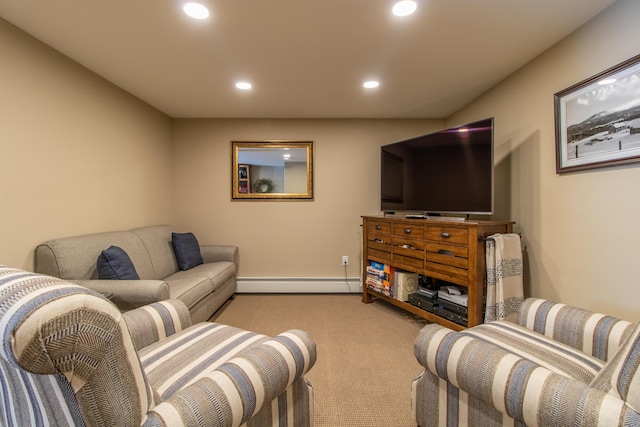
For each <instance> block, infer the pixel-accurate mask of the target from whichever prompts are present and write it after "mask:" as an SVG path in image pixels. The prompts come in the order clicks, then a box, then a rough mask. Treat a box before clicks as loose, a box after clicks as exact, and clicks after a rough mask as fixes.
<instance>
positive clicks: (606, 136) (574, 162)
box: [554, 55, 640, 173]
mask: <svg viewBox="0 0 640 427" xmlns="http://www.w3.org/2000/svg"><path fill="white" fill-rule="evenodd" d="M554 107H555V121H556V172H557V173H564V172H573V171H577V170H583V169H591V168H599V167H605V166H613V165H620V164H624V163H632V162H639V161H640V55H638V56H635V57H633V58H631V59H629V60H627V61H625V62H623V63H621V64H618V65H616V66H615V67H612V68H610V69H608V70H606V71H603V72H601V73H599V74H597V75H595V76H593V77H590V78H588V79H586V80H584V81H582V82H580V83H578V84H575V85H573V86H571V87H569V88H567V89H565V90H563V91H560V92H558V93H556V94H555V95H554Z"/></svg>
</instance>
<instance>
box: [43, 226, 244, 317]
mask: <svg viewBox="0 0 640 427" xmlns="http://www.w3.org/2000/svg"><path fill="white" fill-rule="evenodd" d="M172 231H173V230H172V227H171V226H170V225H154V226H149V227H142V228H135V229H132V230H127V231H112V232H105V233H95V234H86V235H82V236H73V237H64V238H60V239H54V240H49V241H47V242H44V243H42V244H40V245H38V247H37V248H36V251H35V270H36V272H37V273H42V274H46V275H49V276H55V277H59V278H61V279H65V280H69V281H72V282H74V283H77V284H80V285H82V286H86V287H87V288H90V289H93V290H95V291H98V292H101V293H103V294H107V295H109V297H110V298H111V300H112V301H113V303H115V304H116V306H117V307H118V308H120V309H121V310H122V311H128V310H131V309H134V308H137V307H141V306H143V305H146V304H150V303H154V302H158V301H163V300H166V299H177V300H180V301H182V302H183V303H184V304H185V305H186V306H187V307H188V308H189V312H190V313H191V318H192V321H193V322H194V323H198V322H203V321H206V320H208V319H209V318H210V317H211V315H212V314H213V313H214V312H215V311H216V310H217V309H218V308H220V306H222V305H223V304H224V303H225V301H227V300H228V299H229V298H231V297H232V296H233V294H234V293H235V291H236V271H237V265H238V248H237V247H236V246H211V245H209V246H207V245H201V246H200V252H201V254H202V258H203V261H204V264H201V265H198V266H196V267H194V268H192V269H189V270H186V271H181V270H179V268H178V263H177V261H176V256H175V254H174V251H173V247H172V245H171V233H172ZM112 245H113V246H118V247H120V248H122V249H124V251H125V252H126V253H127V254H128V255H129V257H130V258H131V261H132V262H133V265H134V266H135V270H136V272H137V273H138V275H139V277H140V280H100V279H98V270H97V259H98V256H99V255H100V254H101V252H102V251H103V250H105V249H107V248H109V246H112Z"/></svg>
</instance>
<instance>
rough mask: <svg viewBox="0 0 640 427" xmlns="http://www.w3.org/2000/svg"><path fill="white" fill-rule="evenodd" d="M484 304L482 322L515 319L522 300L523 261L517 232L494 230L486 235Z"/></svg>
mask: <svg viewBox="0 0 640 427" xmlns="http://www.w3.org/2000/svg"><path fill="white" fill-rule="evenodd" d="M486 247H487V251H486V258H487V306H486V310H485V315H484V321H485V323H487V322H491V321H493V320H511V321H515V320H516V313H517V311H518V308H519V307H520V305H521V304H522V301H523V300H524V289H523V284H522V276H523V264H522V248H521V246H520V236H519V235H517V234H515V233H511V234H494V235H492V236H489V237H488V238H487V243H486Z"/></svg>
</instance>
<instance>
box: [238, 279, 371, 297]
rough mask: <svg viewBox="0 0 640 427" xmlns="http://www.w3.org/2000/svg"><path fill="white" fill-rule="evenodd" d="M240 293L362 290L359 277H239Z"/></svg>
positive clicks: (351, 291) (310, 292)
mask: <svg viewBox="0 0 640 427" xmlns="http://www.w3.org/2000/svg"><path fill="white" fill-rule="evenodd" d="M236 292H238V293H245V294H248V293H252V294H253V293H259V294H277V293H309V294H343V293H344V294H347V293H349V294H350V293H360V292H362V284H361V279H360V278H359V277H348V278H345V277H311V278H309V277H238V289H237V290H236Z"/></svg>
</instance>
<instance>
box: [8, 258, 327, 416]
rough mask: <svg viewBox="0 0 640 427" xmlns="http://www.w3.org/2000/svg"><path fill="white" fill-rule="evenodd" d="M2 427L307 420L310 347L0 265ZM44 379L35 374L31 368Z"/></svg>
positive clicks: (173, 305) (298, 334) (171, 305)
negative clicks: (120, 303) (134, 305)
mask: <svg viewBox="0 0 640 427" xmlns="http://www.w3.org/2000/svg"><path fill="white" fill-rule="evenodd" d="M0 334H1V336H2V350H0V368H2V370H1V372H0V385H1V386H2V390H1V394H0V425H3V426H5V425H6V426H26V425H46V424H49V425H61V426H70V425H100V426H111V425H113V426H116V425H117V426H129V425H148V426H161V425H163V426H164V425H171V426H181V425H185V426H192V425H212V426H213V425H216V426H218V425H219V426H232V425H241V424H246V425H248V426H266V425H280V426H294V425H295V426H311V425H313V389H312V387H311V385H310V384H309V383H308V382H307V381H306V380H305V378H304V374H305V373H306V372H308V371H309V369H311V367H312V366H313V364H314V363H315V360H316V349H315V344H314V342H313V341H312V340H311V339H310V338H309V337H308V336H307V334H306V333H304V332H302V331H298V330H291V331H287V332H285V333H282V334H280V335H278V336H276V337H273V338H270V337H266V336H264V335H260V334H256V333H254V332H249V331H244V330H241V329H238V328H233V327H230V326H226V325H220V324H215V323H199V324H196V325H191V318H190V316H189V311H188V309H187V308H186V306H185V305H184V304H183V303H181V302H179V301H175V300H168V301H162V302H159V303H155V304H152V305H150V306H145V307H140V308H138V309H135V310H132V311H129V312H127V313H124V314H123V313H120V312H119V311H118V309H117V308H116V307H115V306H114V305H113V304H112V303H111V302H109V301H108V300H106V299H104V298H102V297H101V296H100V295H99V294H97V293H95V292H93V291H91V290H88V289H86V288H83V287H80V286H76V285H72V284H70V283H68V282H65V281H63V280H61V279H57V278H52V277H48V276H42V275H37V274H33V273H27V272H24V271H21V270H16V269H10V268H6V267H1V266H0ZM34 373H36V374H41V375H34Z"/></svg>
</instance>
